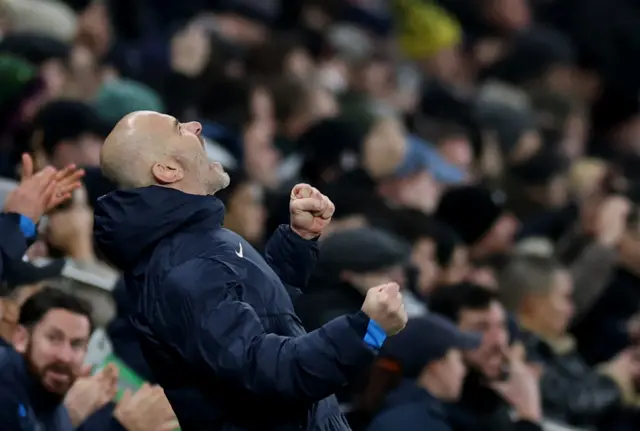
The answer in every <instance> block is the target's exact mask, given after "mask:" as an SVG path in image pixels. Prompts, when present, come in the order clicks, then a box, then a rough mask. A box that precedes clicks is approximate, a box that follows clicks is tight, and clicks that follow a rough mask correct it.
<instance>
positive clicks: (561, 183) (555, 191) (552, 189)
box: [548, 175, 569, 208]
mask: <svg viewBox="0 0 640 431" xmlns="http://www.w3.org/2000/svg"><path fill="white" fill-rule="evenodd" d="M568 199H569V179H568V178H567V176H566V175H559V176H557V177H555V178H554V179H553V180H552V181H551V183H550V184H549V190H548V207H551V208H560V207H562V206H563V205H565V204H566V203H567V200H568Z"/></svg>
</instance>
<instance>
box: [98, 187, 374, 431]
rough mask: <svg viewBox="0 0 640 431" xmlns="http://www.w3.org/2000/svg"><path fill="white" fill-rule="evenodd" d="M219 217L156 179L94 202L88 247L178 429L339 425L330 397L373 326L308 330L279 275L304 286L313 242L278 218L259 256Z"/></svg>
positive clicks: (214, 206) (362, 322)
mask: <svg viewBox="0 0 640 431" xmlns="http://www.w3.org/2000/svg"><path fill="white" fill-rule="evenodd" d="M223 218H224V206H223V205H222V203H221V202H220V201H219V200H218V199H217V198H215V197H212V196H196V195H189V194H185V193H182V192H179V191H176V190H172V189H169V188H164V187H157V186H152V187H146V188H142V189H135V190H129V191H116V192H112V193H110V194H108V195H106V196H104V197H102V198H101V199H100V200H99V201H98V203H97V205H96V210H95V224H94V236H95V240H96V245H97V246H98V247H99V248H100V249H101V250H102V252H103V253H104V254H105V256H106V257H107V258H108V259H109V260H111V261H112V262H113V263H114V264H116V265H117V266H119V267H121V268H123V269H124V270H125V282H126V287H127V291H128V293H129V294H130V295H131V298H132V300H133V303H134V304H135V310H134V312H133V315H132V318H131V321H132V324H133V326H134V328H135V330H136V332H137V333H138V335H139V338H140V342H141V347H142V351H143V353H144V356H145V359H146V360H147V362H148V364H149V366H150V368H151V371H152V372H153V374H154V376H155V377H156V381H157V382H158V383H159V384H161V385H162V387H163V388H164V390H165V392H166V394H167V397H168V398H169V401H170V402H171V405H172V406H173V409H174V411H175V412H176V415H177V416H178V420H179V421H180V426H181V428H182V430H184V431H192V430H224V431H249V430H260V431H288V430H309V431H311V430H313V431H321V430H336V431H338V430H348V429H349V427H348V425H347V423H346V421H345V419H344V417H343V416H342V414H341V413H340V411H339V407H338V405H337V402H336V399H335V397H334V396H333V395H332V394H333V393H334V392H335V391H336V390H338V389H339V388H341V387H342V386H344V385H345V384H347V382H349V380H350V379H352V378H354V377H355V376H357V374H358V372H359V370H362V369H364V367H367V366H368V365H369V364H370V361H371V359H372V358H373V350H372V349H371V348H370V347H369V344H371V345H379V343H376V342H372V341H371V338H372V335H379V334H373V332H377V331H372V328H373V329H378V330H379V327H377V325H375V323H374V322H371V323H370V321H369V318H368V317H367V316H366V315H365V314H364V313H361V312H360V313H358V314H355V315H351V316H342V317H339V318H337V319H335V320H333V321H331V322H329V323H327V324H326V325H324V326H323V327H322V328H320V329H318V330H316V331H313V332H311V333H309V334H307V333H306V332H305V331H304V329H303V328H302V325H301V322H300V320H299V319H298V317H297V316H296V315H295V313H294V310H293V305H292V302H291V298H290V296H289V293H288V292H287V288H286V287H285V284H287V285H288V286H289V288H290V289H289V290H290V291H294V290H295V289H296V288H301V287H304V286H305V285H306V283H307V280H308V278H309V276H310V274H311V271H312V269H313V266H314V264H315V260H316V257H317V252H318V247H317V244H316V243H315V242H314V241H305V240H303V239H301V238H300V237H298V236H297V235H296V234H295V233H293V232H292V231H291V230H290V229H289V227H288V226H281V227H280V228H279V229H278V230H277V231H276V232H275V233H274V235H273V237H272V238H271V239H270V241H269V242H268V244H267V246H266V250H265V251H266V258H263V257H262V256H261V255H260V254H259V253H258V252H257V251H256V250H254V249H253V247H251V245H250V244H249V243H248V242H247V241H245V240H244V239H242V238H241V237H240V236H238V235H237V234H235V233H233V232H231V231H229V230H226V229H223V228H222V227H221V226H222V222H223ZM365 338H367V339H368V341H367V342H365V341H363V340H364V339H365ZM382 338H384V337H382Z"/></svg>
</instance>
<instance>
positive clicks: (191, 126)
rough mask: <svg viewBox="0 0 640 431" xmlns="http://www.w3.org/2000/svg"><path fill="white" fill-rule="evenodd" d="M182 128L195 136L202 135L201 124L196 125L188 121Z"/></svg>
mask: <svg viewBox="0 0 640 431" xmlns="http://www.w3.org/2000/svg"><path fill="white" fill-rule="evenodd" d="M184 127H185V129H187V130H188V131H189V132H191V133H193V134H194V135H196V136H200V133H202V124H200V123H198V122H197V121H190V122H188V123H187V124H185V125H184Z"/></svg>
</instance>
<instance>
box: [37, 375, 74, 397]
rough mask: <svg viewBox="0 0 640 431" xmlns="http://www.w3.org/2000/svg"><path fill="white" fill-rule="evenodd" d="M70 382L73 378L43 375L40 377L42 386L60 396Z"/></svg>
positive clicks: (67, 388) (65, 391) (63, 393)
mask: <svg viewBox="0 0 640 431" xmlns="http://www.w3.org/2000/svg"><path fill="white" fill-rule="evenodd" d="M72 384H73V380H72V379H71V378H67V379H58V378H52V377H49V376H45V377H44V378H43V379H42V386H44V388H45V389H46V390H47V392H50V393H52V394H55V395H60V396H64V395H65V394H66V393H67V391H68V390H69V388H70V387H71V385H72Z"/></svg>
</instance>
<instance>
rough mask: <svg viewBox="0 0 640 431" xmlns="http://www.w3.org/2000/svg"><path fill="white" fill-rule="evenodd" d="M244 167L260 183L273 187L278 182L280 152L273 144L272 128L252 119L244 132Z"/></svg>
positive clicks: (269, 187)
mask: <svg viewBox="0 0 640 431" xmlns="http://www.w3.org/2000/svg"><path fill="white" fill-rule="evenodd" d="M244 150H245V151H244V153H245V154H244V169H245V171H246V172H247V174H248V175H249V176H250V177H251V179H253V180H254V181H257V182H258V183H259V184H260V185H262V186H264V187H266V188H268V189H274V188H276V187H277V186H278V184H279V181H280V180H279V178H278V164H279V162H280V154H279V153H278V150H277V149H276V148H275V147H274V145H273V128H270V127H269V124H268V123H266V122H264V121H253V122H252V123H251V124H250V125H249V127H247V129H246V130H245V132H244Z"/></svg>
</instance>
